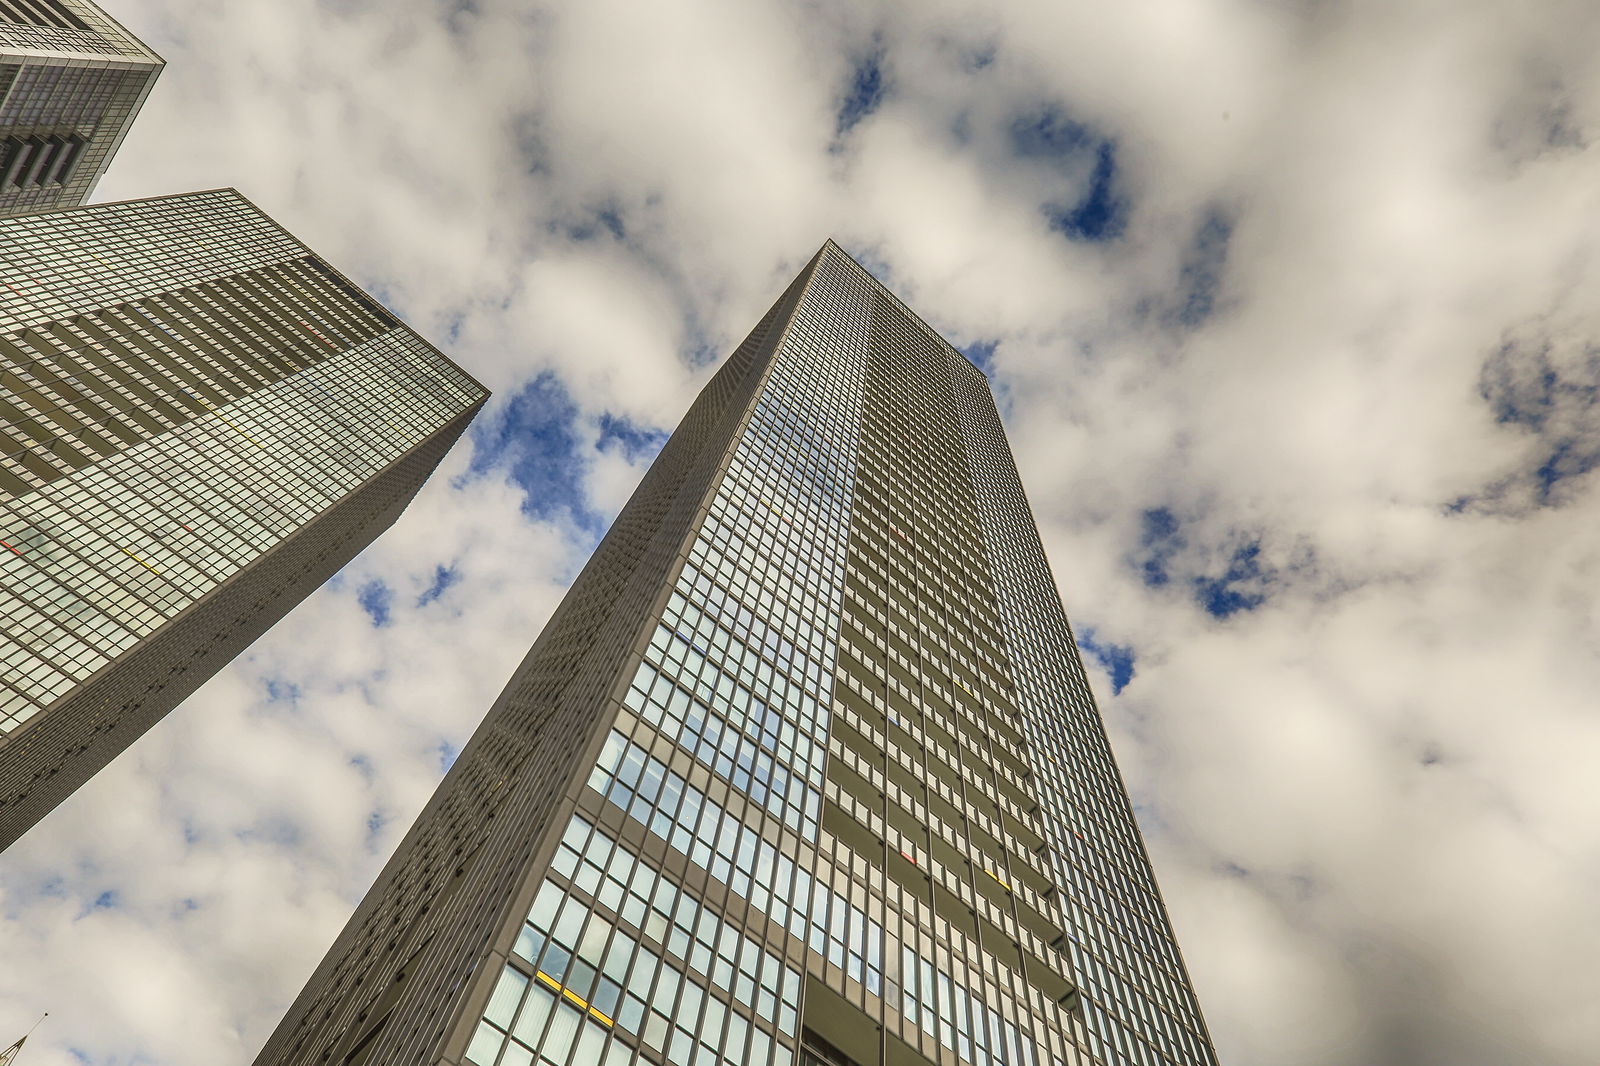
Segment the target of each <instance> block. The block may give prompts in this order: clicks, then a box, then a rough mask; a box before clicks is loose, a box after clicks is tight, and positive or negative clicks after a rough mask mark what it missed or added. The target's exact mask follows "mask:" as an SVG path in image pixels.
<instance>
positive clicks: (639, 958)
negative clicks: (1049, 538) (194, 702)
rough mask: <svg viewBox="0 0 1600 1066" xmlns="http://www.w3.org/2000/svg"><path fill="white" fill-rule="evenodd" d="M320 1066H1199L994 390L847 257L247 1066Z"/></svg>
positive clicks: (723, 406)
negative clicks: (391, 1065) (597, 1065)
mask: <svg viewBox="0 0 1600 1066" xmlns="http://www.w3.org/2000/svg"><path fill="white" fill-rule="evenodd" d="M613 575H622V576H618V577H616V578H615V580H613ZM580 619H581V621H580ZM557 674H559V675H560V677H561V678H562V681H561V683H560V684H543V683H541V682H539V681H538V680H537V679H539V678H544V677H550V676H554V675H557ZM513 741H514V742H513ZM491 751H494V752H498V753H500V754H498V755H496V756H495V757H493V758H491V757H490V754H489V753H490V752H491ZM469 798H470V799H471V800H472V801H475V802H476V803H477V804H478V806H477V810H478V812H479V815H480V818H481V819H482V821H480V822H478V823H477V824H475V825H471V824H468V823H466V822H464V821H462V820H459V819H457V820H454V821H452V820H450V819H451V818H454V817H456V816H454V815H447V814H446V812H447V811H461V810H462V809H464V808H465V806H466V804H467V803H468V801H469ZM446 844H453V845H454V847H453V848H452V849H450V850H448V851H447V850H446ZM441 867H442V868H443V869H444V870H445V871H446V874H445V876H444V877H442V878H441V877H440V876H439V875H437V874H435V875H432V876H431V877H430V875H429V872H428V871H429V870H437V869H440V868H441ZM419 888H420V895H414V894H413V893H416V892H417V891H418V889H419ZM418 899H422V900H425V901H426V903H425V904H424V905H422V906H420V907H418V905H417V903H416V901H417V900H418ZM443 901H448V903H447V904H445V903H443ZM440 905H447V906H448V907H449V908H450V909H451V917H449V918H441V919H432V918H425V917H423V912H428V911H430V910H432V909H436V908H437V907H438V906H440ZM408 908H413V909H411V910H409V911H408ZM406 913H412V914H415V915H416V917H415V918H414V919H413V920H412V921H411V922H409V923H407V922H406V921H404V920H403V915H405V914H406ZM388 929H395V930H397V932H395V933H394V934H392V935H389V934H386V932H385V930H388ZM382 956H387V957H389V958H392V959H393V960H395V961H394V962H393V963H389V962H384V961H376V962H373V961H367V960H372V959H374V958H380V960H381V957H382ZM362 984H365V985H366V988H358V985H362ZM423 1015H429V1017H428V1019H427V1020H426V1021H422V1022H420V1023H419V1022H417V1021H409V1024H408V1020H411V1019H417V1018H420V1017H422V1016H423ZM329 1060H331V1061H338V1062H343V1063H346V1064H347V1066H359V1064H362V1063H377V1062H385V1061H418V1062H440V1063H450V1064H452V1066H461V1064H470V1066H507V1064H511V1066H525V1064H531V1063H541V1064H544V1066H567V1064H569V1063H588V1062H604V1063H606V1064H607V1066H620V1064H632V1063H650V1064H661V1063H667V1064H671V1066H723V1064H729V1066H737V1064H746V1063H749V1064H758V1066H792V1064H794V1063H805V1064H808V1066H809V1064H813V1063H815V1064H828V1066H902V1064H906V1066H914V1064H923V1063H936V1064H941V1066H944V1064H951V1066H954V1064H956V1063H972V1064H974V1066H1068V1064H1073V1066H1076V1064H1090V1063H1107V1064H1118V1066H1121V1064H1140V1066H1157V1064H1171V1066H1179V1064H1181V1066H1212V1064H1213V1062H1214V1060H1213V1057H1212V1054H1211V1050H1210V1045H1209V1042H1208V1039H1207V1037H1206V1034H1205V1029H1204V1025H1203V1022H1202V1021H1201V1018H1200V1015H1199V1011H1198V1008H1197V1006H1196V1005H1195V1003H1194V999H1193V996H1192V994H1191V993H1190V992H1189V985H1188V980H1187V977H1186V976H1185V974H1184V971H1183V966H1182V963H1181V960H1180V959H1179V958H1178V955H1177V951H1176V947H1175V946H1174V944H1173V942H1172V936H1171V932H1170V929H1169V927H1168V924H1167V920H1166V916H1165V912H1164V910H1163V908H1162V905H1161V902H1160V898H1159V896H1158V895H1157V893H1156V889H1155V884H1154V881H1153V879H1152V878H1151V875H1150V871H1149V867H1148V862H1147V860H1146V858H1145V854H1144V850H1143V846H1142V844H1141V842H1140V840H1139V837H1138V833H1137V830H1136V828H1135V826H1134V824H1133V820H1132V814H1131V810H1130V808H1129V804H1128V801H1127V798H1126V795H1125V793H1124V791H1123V788H1122V785H1121V782H1120V780H1119V779H1118V777H1117V772H1116V769H1115V766H1114V764H1113V762H1112V760H1111V756H1110V752H1109V749H1108V747H1107V745H1106V742H1105V736H1104V733H1103V731H1102V729H1101V726H1100V721H1099V718H1098V714H1097V712H1096V710H1095V708H1094V704H1093V701H1092V699H1091V698H1090V696H1089V691H1088V686H1087V683H1086V681H1085V678H1084V675H1083V670H1082V666H1081V664H1080V663H1079V660H1078V657H1077V653H1076V651H1075V647H1074V645H1073V642H1072V637H1071V633H1070V631H1069V629H1068V627H1067V622H1066V618H1065V615H1064V613H1063V612H1062V608H1061V603H1060V599H1059V596H1058V595H1057V593H1056V591H1055V586H1054V583H1053V581H1052V579H1051V578H1050V575H1049V571H1048V568H1047V565H1046V563H1045V560H1044V556H1043V552H1042V549H1041V547H1040V544H1039V539H1038V535H1037V532H1036V530H1035V527H1034V524H1033V522H1032V518H1031V515H1030V514H1029V512H1028V508H1027V503H1026V500H1025V499H1024V497H1023V495H1022V491H1021V486H1020V483H1019V482H1018V481H1017V477H1016V471H1015V467H1014V465H1013V464H1012V461H1011V456H1010V452H1009V450H1008V449H1007V446H1006V443H1005V438H1004V433H1003V430H1002V429H1001V425H1000V420H999V416H998V413H997V412H996V410H995V407H994V403H993V400H992V398H991V397H990V393H989V390H988V387H987V383H986V382H985V380H984V379H983V376H982V375H981V374H980V373H979V372H978V371H977V370H976V368H974V367H973V366H972V364H971V363H970V362H969V361H967V360H966V359H965V358H964V357H962V356H961V355H960V354H959V353H957V352H955V351H954V350H953V349H952V348H951V347H950V346H949V345H948V344H946V343H945V342H944V341H943V340H941V339H940V338H939V337H938V336H937V335H935V334H934V333H933V332H932V331H930V330H929V329H928V328H927V327H926V326H925V325H923V324H922V323H921V321H920V320H918V319H917V318H916V317H915V316H914V315H912V314H911V313H910V312H909V311H908V310H906V308H905V307H904V306H903V305H901V304H900V303H899V301H897V300H896V299H895V298H894V297H893V296H892V295H891V294H890V293H888V291H887V290H886V289H884V288H883V286H882V285H881V284H879V283H878V282H877V281H876V280H875V279H873V278H872V277H871V276H870V275H869V274H868V273H867V272H866V271H864V270H863V269H862V268H861V267H860V266H859V265H858V264H856V263H855V262H854V260H852V259H851V258H850V257H849V256H847V255H845V254H844V253H843V252H842V251H840V250H839V249H838V248H837V247H836V246H834V245H833V244H832V243H829V244H828V245H826V246H824V248H823V249H822V251H821V252H819V253H818V255H817V256H816V258H814V259H813V260H812V262H811V263H810V264H809V265H808V267H807V268H806V270H805V271H804V272H803V273H802V274H801V276H800V278H799V279H797V281H796V282H795V284H794V285H793V286H791V288H790V290H789V291H788V292H787V293H785V295H784V297H783V298H782V299H780V300H779V302H778V304H777V305H775V306H774V308H773V309H772V311H770V312H769V313H768V316H767V318H766V319H765V320H763V323H762V324H761V325H760V326H758V327H757V330H756V331H755V333H753V334H752V335H751V338H749V339H748V340H747V341H746V342H745V344H744V345H742V346H741V347H740V349H739V350H738V351H737V352H736V353H735V354H734V356H733V357H732V358H731V359H730V360H729V362H728V363H727V364H726V365H725V366H724V368H723V369H722V370H721V371H720V372H719V374H718V375H717V378H716V379H714V380H713V382H712V383H711V384H710V385H709V386H708V387H707V390H706V392H705V393H704V394H703V395H702V397H701V399H700V400H699V401H697V403H696V407H695V408H694V409H691V411H690V414H689V416H688V417H687V418H686V419H685V421H684V423H683V425H682V426H680V428H679V430H678V431H677V433H675V434H674V436H673V438H672V440H671V441H670V442H669V443H668V445H667V448H666V449H665V450H664V451H663V453H662V456H661V457H660V458H658V460H657V462H656V464H655V465H654V466H653V467H652V469H651V471H650V473H649V474H647V475H646V477H645V479H644V482H643V483H642V484H641V486H640V488H639V490H638V492H637V493H636V494H635V496H634V498H633V500H632V501H631V502H630V503H629V505H628V507H627V508H626V509H625V510H624V512H623V514H622V515H621V516H620V517H619V519H618V522H617V527H616V528H614V529H613V531H612V532H611V533H610V534H608V536H607V538H606V541H605V542H603V543H602V545H601V547H600V549H599V550H598V551H597V553H596V556H595V559H594V560H593V561H591V563H590V565H589V567H587V568H586V569H585V571H584V573H583V574H582V575H580V577H579V578H578V580H577V582H576V583H575V584H574V586H573V588H572V590H571V591H570V592H569V594H568V596H567V599H566V601H564V603H563V605H562V607H561V608H560V609H559V610H558V611H557V613H556V615H555V616H554V617H553V618H552V620H551V623H550V625H549V626H548V627H547V629H546V631H545V633H544V635H543V636H541V637H540V640H539V642H538V643H537V644H536V645H535V646H534V649H533V651H532V652H531V653H530V655H529V657H528V659H527V660H526V661H525V663H524V665H523V667H522V668H521V670H519V672H518V675H517V676H516V677H514V678H513V679H512V682H511V684H510V686H509V687H508V688H507V690H506V694H505V695H503V696H502V697H501V700H500V702H499V703H497V704H496V706H495V707H494V708H493V709H492V710H491V711H490V714H489V716H488V718H487V719H486V721H485V723H484V725H483V726H482V727H481V728H480V730H479V732H478V734H477V735H476V736H475V737H474V739H473V741H472V743H471V744H469V745H468V748H467V749H466V751H464V753H463V755H462V758H461V761H460V762H458V764H457V766H456V767H455V768H453V769H452V771H451V773H450V775H449V776H448V777H447V779H446V781H445V783H444V785H443V786H442V787H441V789H440V792H439V794H438V795H437V796H436V797H435V800H434V802H433V804H431V805H430V807H429V809H428V810H427V811H425V812H424V814H423V816H422V818H421V819H419V821H418V823H417V826H416V827H415V828H414V829H413V830H412V833H411V835H410V836H409V837H408V838H407V841H406V842H405V843H404V844H402V846H401V849H400V851H399V852H398V853H397V855H396V857H395V859H394V860H393V861H392V862H391V864H390V867H389V868H388V869H387V870H386V871H385V872H384V874H383V875H382V876H381V877H380V878H379V881H378V884H377V885H376V886H375V887H374V889H373V892H372V894H371V895H369V897H368V899H367V901H366V902H364V903H363V905H362V908H361V909H360V910H359V911H358V912H357V915H356V917H355V919H353V920H352V923H351V925H350V927H349V928H347V930H346V933H345V935H344V936H342V937H341V939H340V942H339V943H338V944H336V945H335V949H334V951H333V952H332V953H330V956H329V958H328V960H327V961H325V962H324V964H323V967H322V968H321V969H320V970H319V971H318V973H317V974H316V975H315V976H314V977H313V979H312V982H311V983H310V984H309V985H308V986H307V989H306V991H305V992H304V993H302V996H301V999H300V1001H299V1002H297V1004H296V1005H295V1008H294V1010H292V1011H291V1013H290V1017H289V1018H288V1019H287V1020H286V1021H285V1023H284V1025H283V1026H282V1027H280V1029H279V1032H278V1034H277V1035H275V1037H274V1038H273V1041H272V1042H270V1043H269V1044H268V1046H267V1048H266V1050H265V1051H264V1052H263V1053H262V1056H261V1058H260V1060H258V1061H260V1062H262V1063H269V1062H270V1063H291V1062H294V1063H299V1062H305V1063H311V1062H316V1061H329Z"/></svg>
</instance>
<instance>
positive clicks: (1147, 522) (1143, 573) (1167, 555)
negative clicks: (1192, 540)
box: [1133, 507, 1187, 588]
mask: <svg viewBox="0 0 1600 1066" xmlns="http://www.w3.org/2000/svg"><path fill="white" fill-rule="evenodd" d="M1186 543H1187V542H1186V541H1185V540H1184V537H1183V534H1182V533H1180V532H1179V530H1178V517H1177V515H1174V514H1173V513H1172V510H1171V508H1167V507H1152V508H1149V509H1148V510H1146V511H1143V512H1141V513H1140V515H1139V551H1138V552H1137V553H1136V554H1135V555H1134V559H1133V562H1134V566H1135V567H1136V568H1137V569H1138V571H1139V576H1140V577H1141V578H1142V579H1143V580H1144V583H1145V584H1146V585H1149V586H1150V587H1151V588H1159V587H1161V586H1162V585H1165V584H1166V583H1167V582H1168V581H1169V580H1171V577H1172V575H1171V574H1170V573H1169V572H1168V566H1169V565H1170V564H1171V562H1172V557H1173V556H1174V555H1177V554H1178V552H1180V551H1181V550H1183V547H1184V545H1185V544H1186Z"/></svg>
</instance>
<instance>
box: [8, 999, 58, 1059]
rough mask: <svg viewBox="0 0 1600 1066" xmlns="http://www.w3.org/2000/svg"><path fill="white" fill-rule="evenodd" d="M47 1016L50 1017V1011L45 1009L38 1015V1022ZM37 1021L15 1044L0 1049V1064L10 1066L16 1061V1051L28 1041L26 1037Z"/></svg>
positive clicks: (37, 1025) (31, 1032) (31, 1031)
mask: <svg viewBox="0 0 1600 1066" xmlns="http://www.w3.org/2000/svg"><path fill="white" fill-rule="evenodd" d="M48 1017H50V1012H49V1011H45V1012H44V1013H43V1014H41V1015H39V1022H42V1021H44V1020H45V1019H46V1018H48ZM39 1022H34V1023H33V1028H31V1029H29V1030H28V1031H27V1032H26V1033H23V1034H22V1039H21V1040H18V1041H17V1042H16V1043H15V1044H12V1045H11V1046H10V1047H8V1048H6V1049H5V1050H4V1051H0V1066H11V1064H12V1063H13V1062H16V1061H17V1053H18V1052H20V1051H21V1050H22V1045H23V1044H26V1043H27V1042H28V1037H30V1036H32V1035H33V1030H34V1029H37V1028H39Z"/></svg>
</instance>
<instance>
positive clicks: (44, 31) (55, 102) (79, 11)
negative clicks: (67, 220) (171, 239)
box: [0, 0, 163, 217]
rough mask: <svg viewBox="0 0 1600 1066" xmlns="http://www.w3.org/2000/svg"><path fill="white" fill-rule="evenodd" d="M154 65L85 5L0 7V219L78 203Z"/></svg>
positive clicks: (24, 0)
mask: <svg viewBox="0 0 1600 1066" xmlns="http://www.w3.org/2000/svg"><path fill="white" fill-rule="evenodd" d="M162 66H163V63H162V60H161V57H160V56H158V55H156V54H155V53H154V52H152V51H150V49H148V48H146V47H145V46H144V45H143V44H140V43H139V41H138V40H137V39H136V38H135V37H134V36H133V35H132V34H130V33H129V32H128V31H127V30H125V29H123V28H122V27H121V26H119V25H117V24H116V23H115V22H113V21H112V20H111V19H110V18H109V17H108V16H107V15H106V13H105V12H104V11H101V10H100V9H99V8H98V7H96V6H95V5H94V4H91V3H88V2H87V0H0V217H3V216H6V215H22V214H28V213H30V212H34V211H48V210H50V209H51V208H57V207H76V206H77V205H78V204H81V203H83V202H84V201H85V200H87V199H88V198H89V194H90V193H91V192H93V191H94V186H95V183H96V182H98V181H99V180H100V175H101V174H104V173H105V169H106V166H107V165H108V164H109V163H110V162H111V156H112V153H114V152H115V151H116V150H117V147H118V146H119V145H121V144H122V138H123V137H124V136H125V135H126V134H127V132H128V126H129V125H130V124H131V123H132V122H133V116H134V115H136V114H138V112H139V106H140V105H141V104H143V103H144V98H145V97H146V96H147V95H149V92H150V87H151V86H152V85H154V84H155V81H156V75H158V74H160V73H161V68H162Z"/></svg>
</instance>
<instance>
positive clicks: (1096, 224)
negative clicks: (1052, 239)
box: [1044, 141, 1128, 242]
mask: <svg viewBox="0 0 1600 1066" xmlns="http://www.w3.org/2000/svg"><path fill="white" fill-rule="evenodd" d="M1116 176H1117V158H1116V146H1115V145H1113V144H1112V143H1111V142H1109V141H1107V142H1106V143H1104V144H1102V145H1101V146H1100V147H1099V149H1098V150H1097V151H1096V153H1095V164H1094V173H1093V175H1091V177H1090V178H1089V191H1088V192H1087V193H1085V194H1084V195H1083V197H1082V198H1081V199H1079V200H1078V202H1077V203H1075V204H1071V205H1062V204H1054V203H1052V204H1046V205H1045V208H1044V213H1045V217H1046V218H1048V219H1049V220H1050V228H1051V229H1053V230H1055V231H1056V232H1057V233H1061V234H1064V235H1065V236H1066V237H1067V238H1068V239H1069V240H1074V241H1094V242H1098V241H1110V240H1115V239H1116V238H1118V237H1120V236H1122V232H1123V230H1125V229H1126V228H1127V224H1128V208H1127V203H1126V202H1125V200H1124V198H1123V197H1122V195H1121V194H1120V193H1118V192H1117V191H1116V188H1115V182H1116Z"/></svg>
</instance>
